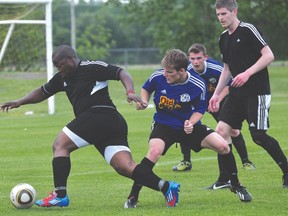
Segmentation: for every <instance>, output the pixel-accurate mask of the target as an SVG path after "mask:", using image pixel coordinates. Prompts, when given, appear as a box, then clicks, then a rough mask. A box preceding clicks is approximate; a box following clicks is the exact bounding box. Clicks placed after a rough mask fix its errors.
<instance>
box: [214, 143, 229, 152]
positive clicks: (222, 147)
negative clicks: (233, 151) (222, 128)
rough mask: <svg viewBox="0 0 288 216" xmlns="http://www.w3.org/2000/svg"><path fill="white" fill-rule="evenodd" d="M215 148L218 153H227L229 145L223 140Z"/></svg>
mask: <svg viewBox="0 0 288 216" xmlns="http://www.w3.org/2000/svg"><path fill="white" fill-rule="evenodd" d="M217 150H218V153H219V154H221V155H224V154H229V152H230V147H229V145H228V144H227V143H226V141H225V142H223V143H221V145H219V146H218V149H217Z"/></svg>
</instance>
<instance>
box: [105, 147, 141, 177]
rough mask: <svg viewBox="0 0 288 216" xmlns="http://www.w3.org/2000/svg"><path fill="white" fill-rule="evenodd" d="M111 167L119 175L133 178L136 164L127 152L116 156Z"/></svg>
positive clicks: (111, 162)
mask: <svg viewBox="0 0 288 216" xmlns="http://www.w3.org/2000/svg"><path fill="white" fill-rule="evenodd" d="M110 165H111V166H112V167H113V168H114V170H115V171H116V172H117V173H118V174H119V175H122V176H125V177H129V178H131V176H132V173H133V170H134V169H135V167H136V163H135V162H134V161H133V159H132V157H130V156H129V154H127V153H126V152H120V153H117V154H115V155H114V156H113V157H112V159H111V161H110Z"/></svg>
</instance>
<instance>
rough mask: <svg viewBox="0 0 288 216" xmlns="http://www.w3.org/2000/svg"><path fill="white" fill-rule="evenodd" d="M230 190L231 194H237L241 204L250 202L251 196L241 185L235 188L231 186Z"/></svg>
mask: <svg viewBox="0 0 288 216" xmlns="http://www.w3.org/2000/svg"><path fill="white" fill-rule="evenodd" d="M230 190H231V192H233V193H235V194H237V195H238V197H239V199H240V200H241V201H242V202H251V200H252V196H251V194H250V193H249V192H248V191H247V190H246V188H245V187H243V186H242V185H241V184H239V185H237V186H231V188H230Z"/></svg>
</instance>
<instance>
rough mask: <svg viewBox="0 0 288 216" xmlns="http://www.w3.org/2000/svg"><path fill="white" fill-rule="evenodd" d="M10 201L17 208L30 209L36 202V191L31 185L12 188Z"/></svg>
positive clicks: (24, 184) (23, 184) (21, 184)
mask: <svg viewBox="0 0 288 216" xmlns="http://www.w3.org/2000/svg"><path fill="white" fill-rule="evenodd" d="M10 199H11V202H12V204H13V205H14V206H15V208H18V209H26V208H30V207H31V206H32V205H33V204H34V202H35V200H36V190H35V189H34V187H32V186H31V185H30V184H27V183H20V184H18V185H16V186H15V187H13V188H12V190H11V192H10Z"/></svg>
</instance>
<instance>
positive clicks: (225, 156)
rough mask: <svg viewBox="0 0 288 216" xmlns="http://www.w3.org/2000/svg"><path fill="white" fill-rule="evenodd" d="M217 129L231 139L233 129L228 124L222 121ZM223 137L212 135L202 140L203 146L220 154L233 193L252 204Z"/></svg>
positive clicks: (216, 134) (214, 133)
mask: <svg viewBox="0 0 288 216" xmlns="http://www.w3.org/2000/svg"><path fill="white" fill-rule="evenodd" d="M216 129H218V131H221V134H222V135H223V137H227V138H228V137H229V134H230V130H231V127H230V126H229V125H228V124H226V123H224V122H222V121H220V122H218V124H217V128H216ZM223 137H222V136H220V135H219V134H218V133H216V132H213V133H210V134H209V135H207V136H206V137H205V138H204V139H203V140H202V142H201V146H202V147H203V148H209V149H212V150H214V151H216V152H217V153H218V154H219V156H220V157H221V160H222V161H223V164H224V166H225V169H226V170H227V171H228V173H229V174H230V181H231V191H232V192H234V193H237V195H238V197H239V198H240V200H241V201H244V202H250V201H251V200H252V197H251V194H250V193H249V192H248V191H247V190H246V189H245V187H243V186H242V185H241V184H240V182H239V179H238V170H237V166H236V161H235V157H234V155H233V153H232V151H231V149H230V147H229V145H228V144H227V141H226V140H225V139H223Z"/></svg>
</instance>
